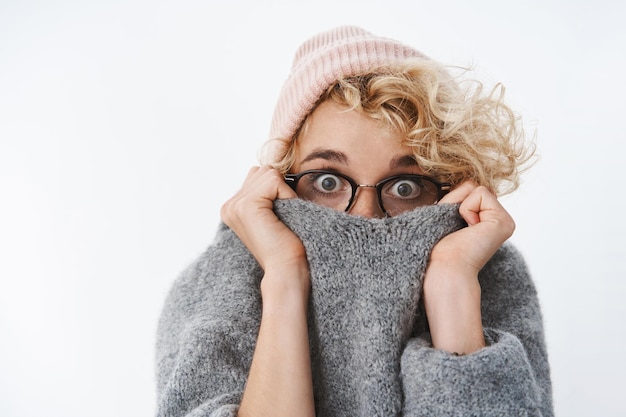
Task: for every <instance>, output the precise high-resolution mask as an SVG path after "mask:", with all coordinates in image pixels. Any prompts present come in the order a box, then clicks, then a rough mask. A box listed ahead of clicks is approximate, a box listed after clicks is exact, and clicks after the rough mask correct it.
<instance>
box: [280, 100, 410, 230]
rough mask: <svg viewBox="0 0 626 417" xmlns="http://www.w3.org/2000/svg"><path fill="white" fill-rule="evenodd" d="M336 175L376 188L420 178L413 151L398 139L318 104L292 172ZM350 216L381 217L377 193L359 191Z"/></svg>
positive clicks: (362, 118)
mask: <svg viewBox="0 0 626 417" xmlns="http://www.w3.org/2000/svg"><path fill="white" fill-rule="evenodd" d="M310 169H327V170H332V171H337V172H339V173H342V174H345V175H347V176H349V177H351V178H352V179H354V180H355V181H356V182H357V183H358V184H376V183H378V182H379V181H381V180H382V179H385V178H388V177H391V176H393V175H398V174H421V173H422V172H421V171H420V169H419V167H418V165H417V163H416V162H415V159H414V158H413V156H412V152H411V148H409V147H408V146H406V145H402V144H401V137H400V135H399V134H398V133H395V132H393V131H391V130H387V129H384V128H381V127H380V126H379V124H378V122H376V121H375V120H372V119H370V118H368V117H366V116H364V115H362V114H360V113H358V112H356V111H354V110H348V108H347V107H344V106H341V105H339V104H337V103H335V102H333V101H326V102H323V103H322V104H320V105H319V106H318V107H317V108H316V109H315V111H314V112H313V113H311V115H310V116H309V118H308V122H307V127H306V129H305V130H304V131H303V132H302V134H301V135H300V137H299V138H298V141H297V142H296V159H295V163H294V165H293V167H292V169H291V172H292V173H299V172H302V171H305V170H310ZM349 212H350V213H351V214H354V215H359V216H365V217H370V218H371V217H383V216H384V213H383V212H382V210H381V209H380V207H379V205H378V197H377V195H376V190H375V189H374V188H369V187H359V189H358V191H357V194H356V197H355V201H354V203H353V205H352V206H351V208H350V210H349Z"/></svg>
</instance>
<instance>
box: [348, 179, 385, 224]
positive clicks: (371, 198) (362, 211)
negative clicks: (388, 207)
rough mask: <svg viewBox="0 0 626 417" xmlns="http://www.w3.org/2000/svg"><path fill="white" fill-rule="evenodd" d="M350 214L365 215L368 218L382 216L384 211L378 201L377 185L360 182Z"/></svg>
mask: <svg viewBox="0 0 626 417" xmlns="http://www.w3.org/2000/svg"><path fill="white" fill-rule="evenodd" d="M348 212H349V213H350V214H353V215H355V216H363V217H368V218H382V217H384V213H383V211H382V209H381V208H380V204H379V202H378V192H377V191H376V186H375V185H369V184H359V186H358V188H357V191H356V195H355V196H354V201H353V202H352V206H351V207H350V210H348Z"/></svg>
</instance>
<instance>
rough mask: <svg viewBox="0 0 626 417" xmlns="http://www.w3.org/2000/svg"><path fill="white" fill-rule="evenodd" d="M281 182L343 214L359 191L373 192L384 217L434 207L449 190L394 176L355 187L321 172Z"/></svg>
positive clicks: (430, 181) (412, 177)
mask: <svg viewBox="0 0 626 417" xmlns="http://www.w3.org/2000/svg"><path fill="white" fill-rule="evenodd" d="M285 182H286V183H287V184H289V186H290V187H291V188H292V189H293V190H294V191H295V192H296V194H298V196H299V197H300V198H303V199H305V200H309V201H312V202H314V203H317V204H320V205H323V206H326V207H330V208H334V209H336V210H343V211H348V210H350V207H352V205H353V204H354V200H355V196H356V193H357V190H358V189H359V188H360V187H368V188H375V189H376V195H377V196H378V205H379V206H380V209H381V210H382V212H383V213H385V214H386V215H388V216H396V215H398V214H400V213H403V212H405V211H409V210H412V209H414V208H417V207H423V206H430V205H433V204H436V203H437V202H438V201H439V200H441V198H443V196H444V195H446V194H447V193H448V192H449V191H450V188H451V185H450V184H449V183H443V182H439V181H437V180H435V179H433V178H430V177H426V176H424V175H417V174H400V175H394V176H392V177H389V178H385V179H384V180H382V181H380V182H378V183H377V184H373V185H370V184H358V183H357V182H356V181H354V180H353V179H352V178H350V177H348V176H347V175H344V174H341V173H339V172H335V171H329V170H322V169H312V170H308V171H303V172H300V173H298V174H287V175H285Z"/></svg>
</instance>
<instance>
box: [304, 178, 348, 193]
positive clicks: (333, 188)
mask: <svg viewBox="0 0 626 417" xmlns="http://www.w3.org/2000/svg"><path fill="white" fill-rule="evenodd" d="M312 186H313V187H314V188H315V190H316V191H318V192H321V193H336V192H339V191H343V190H345V188H346V185H345V180H343V179H342V178H340V177H338V176H337V175H333V174H317V175H316V176H315V177H314V178H313V181H312Z"/></svg>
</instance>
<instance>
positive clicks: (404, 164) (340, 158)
mask: <svg viewBox="0 0 626 417" xmlns="http://www.w3.org/2000/svg"><path fill="white" fill-rule="evenodd" d="M315 159H323V160H326V161H334V162H339V163H341V164H346V165H347V164H348V156H347V155H346V154H345V153H343V152H339V151H334V150H332V149H319V150H315V151H313V152H311V153H310V154H308V155H307V156H306V158H304V159H303V160H302V162H300V163H301V164H304V163H305V162H310V161H313V160H315ZM389 166H390V167H391V168H411V167H415V166H418V164H417V161H416V160H415V157H413V155H397V156H395V157H393V158H392V159H391V161H389Z"/></svg>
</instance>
